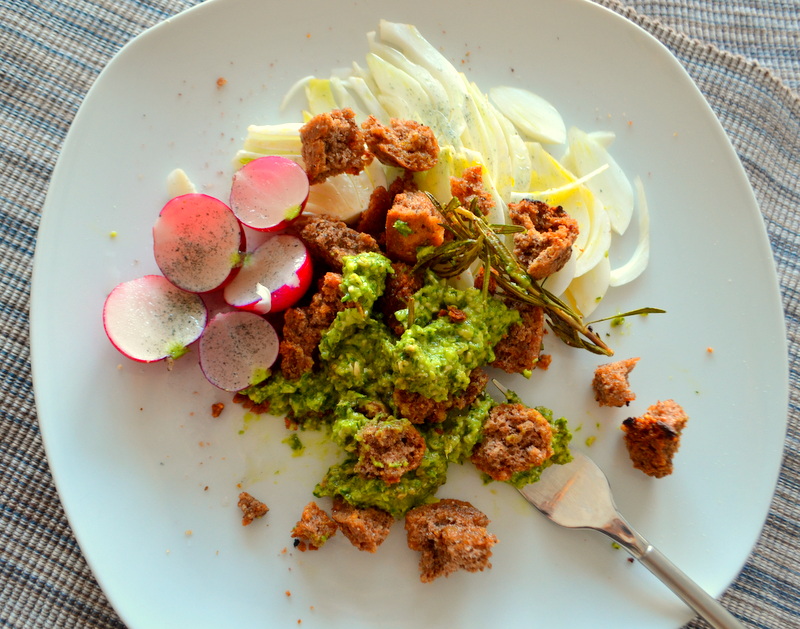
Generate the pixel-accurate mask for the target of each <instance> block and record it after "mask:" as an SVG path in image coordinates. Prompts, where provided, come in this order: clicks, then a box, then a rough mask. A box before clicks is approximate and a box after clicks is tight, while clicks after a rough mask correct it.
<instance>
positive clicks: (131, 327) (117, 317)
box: [103, 275, 208, 363]
mask: <svg viewBox="0 0 800 629" xmlns="http://www.w3.org/2000/svg"><path fill="white" fill-rule="evenodd" d="M207 321H208V311H207V310H206V306H205V304H204V303H203V300H202V299H201V298H200V297H199V296H198V295H195V294H193V293H187V292H186V291H184V290H181V289H180V288H177V287H176V286H174V285H173V284H172V283H171V282H169V280H167V279H166V278H165V277H162V276H160V275H145V276H144V277H140V278H139V279H135V280H130V281H128V282H123V283H122V284H119V285H118V286H117V287H116V288H114V290H112V291H111V293H109V295H108V297H106V301H105V304H104V305H103V327H104V328H105V331H106V334H107V335H108V338H109V340H110V341H111V343H112V344H113V345H114V347H116V348H117V349H118V350H119V351H120V352H122V353H123V354H125V355H126V356H127V357H128V358H132V359H133V360H136V361H139V362H143V363H151V362H155V361H157V360H163V359H165V358H169V359H175V358H179V357H180V356H182V355H183V354H185V353H186V352H187V351H188V346H189V345H190V344H191V343H193V342H194V341H196V340H197V339H198V338H200V335H201V334H202V333H203V330H204V329H205V327H206V323H207Z"/></svg>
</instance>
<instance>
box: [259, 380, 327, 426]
mask: <svg viewBox="0 0 800 629" xmlns="http://www.w3.org/2000/svg"><path fill="white" fill-rule="evenodd" d="M243 393H245V394H246V395H247V396H248V397H249V398H250V399H251V400H252V401H253V402H255V403H256V404H260V403H262V402H264V401H267V400H268V401H269V412H270V413H271V414H272V415H279V416H290V417H294V418H306V417H318V416H320V415H323V414H325V413H327V412H329V411H330V410H331V409H332V408H333V407H334V406H335V405H336V400H337V397H338V396H337V392H336V389H335V387H334V386H333V382H331V380H330V379H329V378H326V377H325V375H324V373H322V372H320V373H305V374H303V375H302V376H301V377H300V378H298V379H297V380H287V379H286V378H284V377H283V374H281V373H276V374H274V375H272V376H271V377H270V378H268V379H267V380H265V381H264V382H262V383H261V384H257V385H255V386H252V387H250V388H249V389H245V390H244V391H243Z"/></svg>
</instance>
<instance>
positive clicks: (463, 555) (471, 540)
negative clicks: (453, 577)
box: [405, 498, 497, 583]
mask: <svg viewBox="0 0 800 629" xmlns="http://www.w3.org/2000/svg"><path fill="white" fill-rule="evenodd" d="M488 524H489V518H487V517H486V515H485V514H484V513H482V512H481V511H479V510H478V509H476V508H475V507H473V506H472V505H471V504H470V503H468V502H465V501H463V500H455V499H452V498H445V499H443V500H440V501H439V502H436V503H433V504H427V505H422V506H420V507H416V508H414V509H412V510H411V511H409V512H408V513H407V514H406V523H405V528H406V532H407V534H408V547H409V548H410V549H411V550H416V551H419V552H420V553H421V556H420V560H419V570H420V581H422V582H423V583H429V582H431V581H433V580H434V579H437V578H439V577H441V576H445V577H446V576H448V575H450V574H452V573H453V572H455V571H457V570H466V571H467V572H478V571H481V570H484V569H485V568H491V567H492V564H491V563H489V558H490V557H491V556H492V551H491V548H492V546H494V545H495V544H496V543H497V538H496V537H495V536H494V535H492V534H491V533H489V532H488V531H487V530H486V527H487V526H488Z"/></svg>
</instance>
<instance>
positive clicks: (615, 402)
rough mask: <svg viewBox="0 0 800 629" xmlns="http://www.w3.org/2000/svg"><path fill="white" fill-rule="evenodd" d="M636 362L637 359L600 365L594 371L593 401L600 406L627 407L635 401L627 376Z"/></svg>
mask: <svg viewBox="0 0 800 629" xmlns="http://www.w3.org/2000/svg"><path fill="white" fill-rule="evenodd" d="M638 362H639V359H638V358H627V359H625V360H618V361H616V362H613V363H606V364H605V365H600V366H599V367H597V369H595V370H594V378H592V389H594V399H595V400H596V401H597V403H598V404H599V405H600V406H627V405H628V404H630V403H631V402H632V401H633V400H635V399H636V394H635V393H634V392H633V391H631V388H630V385H629V383H628V375H629V374H630V372H631V371H633V368H634V367H635V366H636V363H638Z"/></svg>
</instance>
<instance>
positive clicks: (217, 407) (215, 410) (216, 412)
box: [211, 402, 225, 417]
mask: <svg viewBox="0 0 800 629" xmlns="http://www.w3.org/2000/svg"><path fill="white" fill-rule="evenodd" d="M224 409H225V405H224V404H223V403H222V402H217V403H216V404H212V405H211V417H219V416H220V415H222V411H223V410H224Z"/></svg>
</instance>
